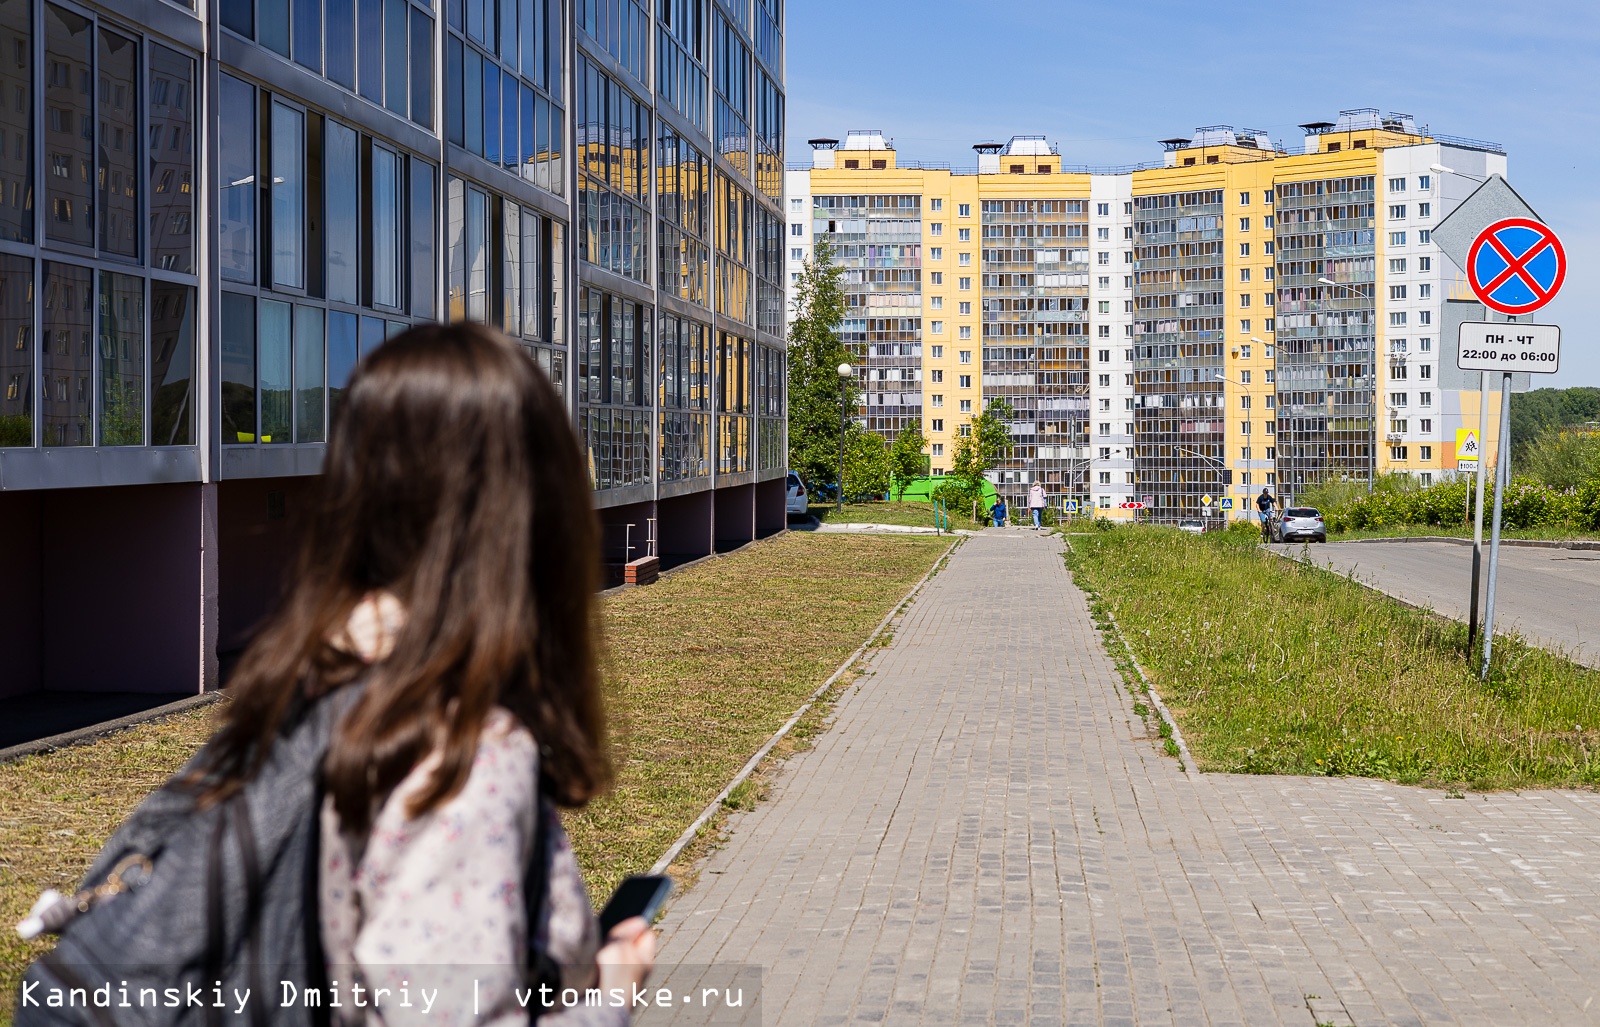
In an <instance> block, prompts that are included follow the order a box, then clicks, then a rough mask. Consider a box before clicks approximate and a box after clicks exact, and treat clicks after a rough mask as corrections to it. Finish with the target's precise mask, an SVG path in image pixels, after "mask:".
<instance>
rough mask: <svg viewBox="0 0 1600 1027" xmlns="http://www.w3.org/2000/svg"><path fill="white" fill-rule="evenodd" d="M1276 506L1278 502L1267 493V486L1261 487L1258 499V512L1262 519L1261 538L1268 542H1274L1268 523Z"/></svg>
mask: <svg viewBox="0 0 1600 1027" xmlns="http://www.w3.org/2000/svg"><path fill="white" fill-rule="evenodd" d="M1274 505H1276V501H1275V500H1274V499H1273V498H1272V493H1271V492H1268V491H1267V487H1266V486H1265V485H1263V486H1261V495H1259V496H1257V497H1256V510H1257V511H1258V512H1259V514H1260V517H1261V537H1262V538H1263V539H1265V540H1267V541H1268V542H1271V541H1272V533H1271V529H1270V528H1269V527H1268V526H1267V522H1268V520H1269V519H1270V518H1271V517H1272V508H1273V506H1274Z"/></svg>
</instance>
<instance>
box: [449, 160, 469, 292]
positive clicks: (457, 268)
mask: <svg viewBox="0 0 1600 1027" xmlns="http://www.w3.org/2000/svg"><path fill="white" fill-rule="evenodd" d="M466 231H467V184H466V183H465V182H463V181H462V180H461V179H459V178H456V177H455V176H453V175H452V176H451V177H450V179H449V181H447V182H446V183H445V215H444V239H445V317H446V318H447V319H448V320H451V321H460V320H462V319H464V318H465V317H466V316H467V240H466Z"/></svg>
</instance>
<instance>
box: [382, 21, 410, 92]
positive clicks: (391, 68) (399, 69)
mask: <svg viewBox="0 0 1600 1027" xmlns="http://www.w3.org/2000/svg"><path fill="white" fill-rule="evenodd" d="M383 23H384V24H383V65H384V87H383V105H384V106H385V107H387V108H389V109H390V110H391V111H393V112H395V113H396V114H398V115H400V116H401V117H402V118H403V117H405V116H406V98H407V97H406V94H407V89H406V34H407V26H406V0H388V2H387V3H386V4H385V5H384V12H383Z"/></svg>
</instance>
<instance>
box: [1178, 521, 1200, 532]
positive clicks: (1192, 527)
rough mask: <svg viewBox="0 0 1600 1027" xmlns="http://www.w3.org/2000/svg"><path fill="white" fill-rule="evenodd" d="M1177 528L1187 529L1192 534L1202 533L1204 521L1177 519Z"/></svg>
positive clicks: (1180, 529)
mask: <svg viewBox="0 0 1600 1027" xmlns="http://www.w3.org/2000/svg"><path fill="white" fill-rule="evenodd" d="M1178 530H1179V531H1187V532H1189V533H1190V534H1192V535H1204V534H1205V533H1206V522H1205V521H1196V520H1188V521H1179V522H1178Z"/></svg>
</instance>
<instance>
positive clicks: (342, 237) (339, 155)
mask: <svg viewBox="0 0 1600 1027" xmlns="http://www.w3.org/2000/svg"><path fill="white" fill-rule="evenodd" d="M322 138H323V142H322V162H323V163H322V166H323V174H322V180H323V183H324V185H323V188H324V190H325V195H326V208H327V213H326V216H325V217H324V220H323V224H324V225H325V227H326V231H325V232H324V233H323V238H324V239H325V240H326V242H325V246H326V252H327V257H326V268H327V270H326V275H327V279H326V287H327V292H328V299H330V300H337V301H339V302H341V303H356V302H359V301H360V298H361V288H360V285H361V279H360V277H359V272H360V264H359V261H358V257H357V254H358V251H359V249H360V243H361V155H360V151H359V149H358V145H359V143H360V141H361V140H360V136H359V135H358V134H357V133H356V131H355V130H354V129H352V128H346V127H345V126H344V125H341V124H339V123H338V122H336V121H333V120H331V119H330V120H328V121H326V122H324V128H323V137H322Z"/></svg>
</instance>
